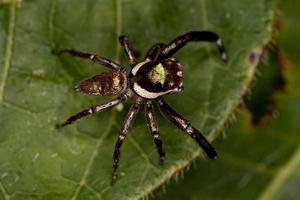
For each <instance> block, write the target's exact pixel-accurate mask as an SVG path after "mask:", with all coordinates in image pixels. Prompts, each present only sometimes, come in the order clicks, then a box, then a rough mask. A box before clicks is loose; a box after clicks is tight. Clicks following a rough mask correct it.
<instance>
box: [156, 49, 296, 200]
mask: <svg viewBox="0 0 300 200" xmlns="http://www.w3.org/2000/svg"><path fill="white" fill-rule="evenodd" d="M277 59H278V58H277V57H276V55H275V54H274V53H272V54H270V55H269V56H268V59H264V60H265V61H264V62H265V64H262V65H261V66H259V68H258V69H261V70H263V73H262V74H261V75H260V77H259V78H258V83H257V85H260V87H264V86H263V85H262V84H261V83H267V81H266V80H270V77H269V75H270V74H272V75H273V76H274V77H276V76H277V73H274V72H275V71H276V65H277V63H276V62H277ZM266 68H267V69H269V71H265V69H266ZM282 69H283V76H284V78H285V82H286V83H285V88H284V91H280V92H277V93H276V95H275V97H274V101H275V102H276V109H275V110H273V113H272V115H271V116H269V117H268V118H265V119H264V122H263V123H262V124H261V125H260V126H259V127H254V126H252V124H251V115H250V113H249V112H247V111H246V110H245V109H243V110H241V111H240V112H239V114H238V115H237V121H236V122H235V123H234V124H233V125H232V126H230V127H229V128H228V129H227V131H226V132H227V133H228V134H227V137H226V139H225V140H224V141H222V142H221V143H219V144H218V145H217V147H219V149H220V156H219V159H218V160H217V161H216V162H213V163H209V164H207V162H203V161H198V162H197V168H193V169H192V170H191V171H189V172H187V173H186V174H185V178H184V180H182V181H181V182H180V183H179V184H177V185H176V184H171V185H170V186H169V187H167V192H166V193H165V194H163V193H161V192H157V195H155V199H160V200H162V199H175V200H176V199H191V200H192V199H197V200H198V199H249V200H251V199H259V200H274V199H276V200H283V199H284V200H286V199H288V200H296V199H299V196H300V192H299V183H300V176H299V170H300V159H299V158H300V143H299V139H300V136H299V132H300V124H299V120H298V119H299V117H300V116H299V115H300V113H299V111H300V110H299V103H300V93H299V87H300V79H299V77H300V71H299V69H298V68H297V67H292V66H287V65H285V66H284V68H282ZM265 87H266V88H270V87H269V86H265ZM255 88H256V87H254V89H255ZM258 91H259V92H258V93H260V92H261V89H260V90H258ZM255 93H256V90H254V94H255ZM265 94H267V95H268V94H269V93H268V92H266V93H265ZM261 99H264V97H261ZM254 100H255V102H256V101H257V100H256V99H254Z"/></svg>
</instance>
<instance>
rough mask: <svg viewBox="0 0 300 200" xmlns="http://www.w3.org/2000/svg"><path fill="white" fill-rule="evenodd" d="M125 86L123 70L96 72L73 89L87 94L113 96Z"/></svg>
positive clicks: (125, 77) (125, 80)
mask: <svg viewBox="0 0 300 200" xmlns="http://www.w3.org/2000/svg"><path fill="white" fill-rule="evenodd" d="M126 88H127V76H126V73H125V72H121V71H110V72H103V73H101V74H97V75H95V76H93V77H91V78H89V79H86V80H84V81H82V82H81V83H79V84H78V85H77V86H76V87H75V90H76V91H77V92H81V93H84V94H88V95H96V96H114V95H117V94H120V93H121V92H123V91H124V90H125V89H126Z"/></svg>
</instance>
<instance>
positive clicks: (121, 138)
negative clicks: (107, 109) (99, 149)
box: [111, 98, 142, 185]
mask: <svg viewBox="0 0 300 200" xmlns="http://www.w3.org/2000/svg"><path fill="white" fill-rule="evenodd" d="M141 101H142V99H141V98H138V99H137V100H136V101H135V103H134V104H132V105H131V107H130V109H129V112H128V114H127V116H126V120H125V122H124V123H123V126H122V128H121V130H120V134H119V137H118V140H117V142H116V145H115V151H114V155H113V173H112V181H111V183H112V185H114V184H115V182H116V180H117V177H118V172H117V170H118V167H119V161H120V153H121V152H120V149H121V146H122V144H123V142H124V139H125V138H126V136H127V133H128V130H129V128H130V127H131V126H132V124H133V122H134V120H135V118H136V115H137V113H138V112H139V110H140V107H141Z"/></svg>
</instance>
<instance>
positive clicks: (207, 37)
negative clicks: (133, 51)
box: [158, 31, 227, 63]
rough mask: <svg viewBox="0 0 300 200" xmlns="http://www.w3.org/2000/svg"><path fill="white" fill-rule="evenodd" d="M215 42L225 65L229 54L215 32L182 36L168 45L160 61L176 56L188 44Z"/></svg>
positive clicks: (191, 33) (159, 57)
mask: <svg viewBox="0 0 300 200" xmlns="http://www.w3.org/2000/svg"><path fill="white" fill-rule="evenodd" d="M196 41H203V42H215V43H216V45H217V47H218V50H219V52H220V55H221V59H222V61H223V62H224V63H226V62H227V54H226V52H225V47H224V45H223V41H222V39H221V38H220V37H219V36H218V35H217V34H216V33H214V32H210V31H191V32H188V33H186V34H183V35H180V36H178V37H177V38H175V39H174V40H172V41H171V42H170V43H169V44H167V45H166V46H165V47H164V48H163V49H162V51H161V53H160V54H159V55H158V59H159V60H161V59H165V58H169V57H171V56H172V55H174V54H175V53H176V52H177V51H178V50H179V49H181V48H182V47H184V46H185V45H186V44H187V43H188V42H196Z"/></svg>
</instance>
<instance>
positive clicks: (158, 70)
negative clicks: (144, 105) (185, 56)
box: [130, 58, 183, 99]
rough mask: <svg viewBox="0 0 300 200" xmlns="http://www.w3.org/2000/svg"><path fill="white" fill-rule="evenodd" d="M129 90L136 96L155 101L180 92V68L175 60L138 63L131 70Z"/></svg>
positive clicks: (181, 75)
mask: <svg viewBox="0 0 300 200" xmlns="http://www.w3.org/2000/svg"><path fill="white" fill-rule="evenodd" d="M131 77H132V78H131V80H130V81H131V84H130V85H131V89H132V90H133V91H134V93H136V94H137V95H138V96H140V97H143V98H146V99H155V98H157V97H159V96H162V95H165V94H170V93H176V92H180V91H181V90H182V87H183V86H182V84H183V83H182V81H183V71H182V66H181V65H180V64H179V63H177V62H176V61H175V59H173V58H170V59H165V60H161V61H150V60H146V61H145V62H142V63H139V64H137V65H136V66H134V67H133V68H132V70H131Z"/></svg>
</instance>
